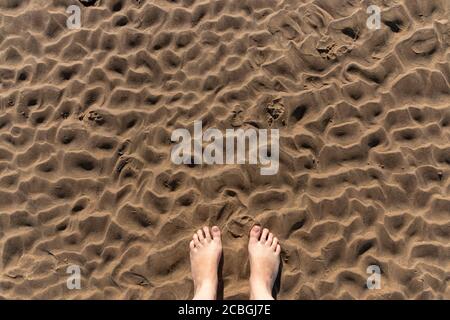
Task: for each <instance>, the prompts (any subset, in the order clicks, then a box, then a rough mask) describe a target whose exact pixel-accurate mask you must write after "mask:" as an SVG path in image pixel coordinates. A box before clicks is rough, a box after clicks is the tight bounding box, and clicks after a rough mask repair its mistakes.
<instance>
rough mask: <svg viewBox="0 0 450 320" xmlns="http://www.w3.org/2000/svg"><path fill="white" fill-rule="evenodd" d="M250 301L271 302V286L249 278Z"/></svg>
mask: <svg viewBox="0 0 450 320" xmlns="http://www.w3.org/2000/svg"><path fill="white" fill-rule="evenodd" d="M250 299H251V300H273V296H272V285H271V284H270V283H266V282H264V281H261V280H259V279H254V278H253V279H252V277H250Z"/></svg>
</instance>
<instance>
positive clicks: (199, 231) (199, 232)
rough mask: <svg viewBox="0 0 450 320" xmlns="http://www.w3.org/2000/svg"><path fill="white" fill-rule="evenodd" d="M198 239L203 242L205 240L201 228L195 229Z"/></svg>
mask: <svg viewBox="0 0 450 320" xmlns="http://www.w3.org/2000/svg"><path fill="white" fill-rule="evenodd" d="M197 236H198V240H199V241H200V242H201V243H203V242H204V241H205V235H204V234H203V230H202V229H200V230H198V231H197Z"/></svg>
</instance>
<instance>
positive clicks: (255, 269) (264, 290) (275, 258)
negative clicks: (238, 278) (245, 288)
mask: <svg viewBox="0 0 450 320" xmlns="http://www.w3.org/2000/svg"><path fill="white" fill-rule="evenodd" d="M280 251H281V247H280V245H279V244H278V239H277V238H276V237H274V236H273V234H272V233H270V232H269V230H268V229H264V230H262V233H261V227H260V226H254V227H253V228H252V230H250V240H249V242H248V252H249V257H250V299H252V300H273V297H272V288H273V283H274V282H275V279H276V277H277V274H278V269H279V267H280Z"/></svg>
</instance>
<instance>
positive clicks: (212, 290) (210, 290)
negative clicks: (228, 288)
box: [193, 279, 217, 300]
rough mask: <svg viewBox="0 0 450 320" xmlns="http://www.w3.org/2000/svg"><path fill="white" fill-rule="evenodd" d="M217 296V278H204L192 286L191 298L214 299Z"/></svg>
mask: <svg viewBox="0 0 450 320" xmlns="http://www.w3.org/2000/svg"><path fill="white" fill-rule="evenodd" d="M216 296H217V280H214V279H212V280H205V281H202V283H200V284H198V285H196V286H195V288H194V298H193V300H215V299H216Z"/></svg>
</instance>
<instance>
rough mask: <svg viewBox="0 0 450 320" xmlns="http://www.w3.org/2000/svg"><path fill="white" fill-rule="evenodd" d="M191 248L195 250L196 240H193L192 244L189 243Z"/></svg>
mask: <svg viewBox="0 0 450 320" xmlns="http://www.w3.org/2000/svg"><path fill="white" fill-rule="evenodd" d="M189 248H191V250H194V249H195V243H194V240H191V242H189Z"/></svg>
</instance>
